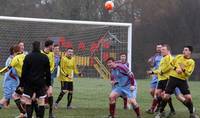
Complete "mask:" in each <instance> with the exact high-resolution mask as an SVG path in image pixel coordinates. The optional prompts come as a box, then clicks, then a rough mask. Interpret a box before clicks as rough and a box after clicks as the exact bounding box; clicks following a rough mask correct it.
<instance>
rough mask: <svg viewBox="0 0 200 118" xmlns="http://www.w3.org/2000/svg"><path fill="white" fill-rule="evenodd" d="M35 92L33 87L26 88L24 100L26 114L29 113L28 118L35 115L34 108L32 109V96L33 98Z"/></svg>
mask: <svg viewBox="0 0 200 118" xmlns="http://www.w3.org/2000/svg"><path fill="white" fill-rule="evenodd" d="M33 93H34V90H33V87H30V86H29V87H28V86H25V87H24V93H23V95H22V98H23V100H24V103H25V105H26V107H25V108H26V113H27V118H32V115H33V107H32V96H33Z"/></svg>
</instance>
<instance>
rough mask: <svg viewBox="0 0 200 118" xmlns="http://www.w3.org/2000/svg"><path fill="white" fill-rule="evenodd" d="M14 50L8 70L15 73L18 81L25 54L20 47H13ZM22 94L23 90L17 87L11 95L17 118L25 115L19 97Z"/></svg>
mask: <svg viewBox="0 0 200 118" xmlns="http://www.w3.org/2000/svg"><path fill="white" fill-rule="evenodd" d="M15 48H16V49H15V50H17V51H16V52H17V53H15V55H14V57H13V59H12V61H11V63H10V66H9V68H14V69H15V70H16V72H17V75H18V77H19V80H20V78H21V74H22V66H23V61H24V58H25V54H24V53H21V52H20V47H19V46H15ZM22 94H23V90H22V88H21V87H20V85H19V86H18V87H17V89H16V91H15V93H14V94H13V99H14V101H15V103H16V105H17V107H18V109H19V111H20V115H19V117H24V115H25V109H24V108H23V106H22V103H21V100H20V98H21V95H22Z"/></svg>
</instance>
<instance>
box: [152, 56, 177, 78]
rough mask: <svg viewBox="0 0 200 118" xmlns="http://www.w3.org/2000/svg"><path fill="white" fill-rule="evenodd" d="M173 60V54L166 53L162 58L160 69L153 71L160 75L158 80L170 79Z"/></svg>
mask: <svg viewBox="0 0 200 118" xmlns="http://www.w3.org/2000/svg"><path fill="white" fill-rule="evenodd" d="M172 60H173V57H172V56H171V55H166V56H164V57H163V58H162V59H161V61H160V64H159V67H158V69H156V70H154V71H153V73H155V74H157V75H158V81H160V80H167V79H169V74H170V70H171V68H172V66H171V64H170V63H171V62H172Z"/></svg>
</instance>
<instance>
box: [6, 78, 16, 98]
mask: <svg viewBox="0 0 200 118" xmlns="http://www.w3.org/2000/svg"><path fill="white" fill-rule="evenodd" d="M18 85H19V81H18V80H15V79H13V78H7V79H6V80H5V81H4V87H3V96H4V98H5V99H6V100H9V99H11V98H12V94H13V93H14V92H15V90H16V88H17V86H18Z"/></svg>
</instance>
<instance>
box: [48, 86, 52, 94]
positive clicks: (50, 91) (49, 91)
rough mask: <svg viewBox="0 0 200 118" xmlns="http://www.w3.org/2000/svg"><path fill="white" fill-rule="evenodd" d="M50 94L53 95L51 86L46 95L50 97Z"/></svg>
mask: <svg viewBox="0 0 200 118" xmlns="http://www.w3.org/2000/svg"><path fill="white" fill-rule="evenodd" d="M52 93H53V88H52V86H49V88H48V90H47V94H48V95H52Z"/></svg>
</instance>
